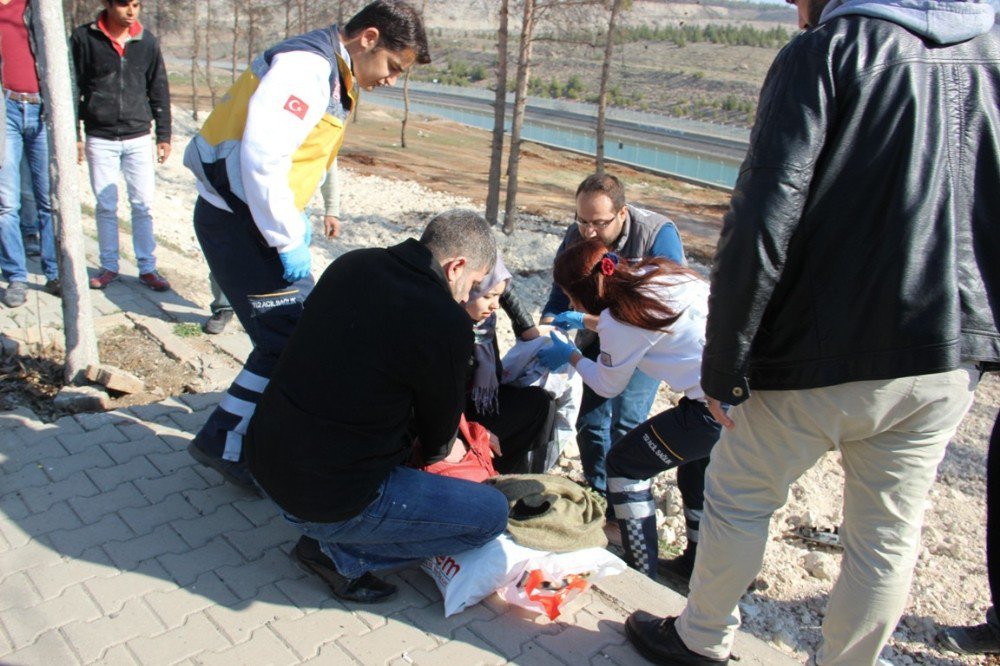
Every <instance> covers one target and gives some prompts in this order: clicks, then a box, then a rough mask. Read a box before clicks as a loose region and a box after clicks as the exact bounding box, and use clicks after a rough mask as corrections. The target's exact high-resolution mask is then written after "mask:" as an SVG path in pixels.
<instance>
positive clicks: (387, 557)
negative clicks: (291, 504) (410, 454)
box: [285, 467, 507, 578]
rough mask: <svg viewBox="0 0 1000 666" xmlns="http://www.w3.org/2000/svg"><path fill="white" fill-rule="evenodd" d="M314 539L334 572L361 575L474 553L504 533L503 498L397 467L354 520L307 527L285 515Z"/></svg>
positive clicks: (463, 483)
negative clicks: (329, 560) (465, 552)
mask: <svg viewBox="0 0 1000 666" xmlns="http://www.w3.org/2000/svg"><path fill="white" fill-rule="evenodd" d="M285 519H286V520H287V521H288V522H289V523H291V524H292V525H294V526H295V527H296V528H297V529H299V530H301V531H302V532H303V533H304V534H305V535H306V536H308V537H311V538H313V539H316V540H317V541H319V543H320V548H321V549H322V550H323V552H324V553H326V555H327V556H328V557H329V558H330V559H332V560H333V562H334V564H335V565H336V566H337V571H338V572H340V574H341V575H343V576H346V577H348V578H357V577H358V576H360V575H362V574H363V573H365V572H367V571H376V570H378V569H387V568H391V567H395V566H400V565H404V564H409V563H411V562H419V561H421V560H425V559H427V558H428V557H435V556H438V555H454V554H455V553H461V552H463V551H466V550H469V549H471V548H478V547H479V546H482V545H483V544H485V543H487V542H488V541H490V540H492V539H494V538H496V537H497V536H499V535H500V533H501V532H503V531H504V530H505V529H507V499H506V498H505V497H504V495H503V493H501V492H500V491H499V490H497V489H496V488H494V487H493V486H488V485H484V484H482V483H473V482H472V481H463V480H461V479H450V478H448V477H444V476H438V475H436V474H428V473H427V472H422V471H420V470H416V469H410V468H408V467H397V468H396V469H394V470H393V471H392V473H391V474H389V476H388V478H386V480H385V481H383V482H382V487H381V488H380V490H379V496H378V497H377V498H375V500H374V501H373V502H372V503H371V504H369V505H368V506H367V507H365V510H364V511H362V512H361V513H360V514H358V515H357V516H354V517H353V518H348V519H347V520H343V521H340V522H338V523H309V522H304V521H301V520H299V519H297V518H296V517H295V516H291V515H289V514H285Z"/></svg>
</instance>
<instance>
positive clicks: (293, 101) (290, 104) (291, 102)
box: [285, 95, 309, 120]
mask: <svg viewBox="0 0 1000 666" xmlns="http://www.w3.org/2000/svg"><path fill="white" fill-rule="evenodd" d="M308 110H309V105H308V104H306V103H305V102H303V101H302V100H301V99H299V98H298V97H296V96H295V95H289V96H288V101H286V102H285V111H291V113H292V115H293V116H298V117H299V120H304V119H305V117H306V111H308Z"/></svg>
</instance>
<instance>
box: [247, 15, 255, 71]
mask: <svg viewBox="0 0 1000 666" xmlns="http://www.w3.org/2000/svg"><path fill="white" fill-rule="evenodd" d="M256 32H257V16H256V14H255V12H254V10H253V7H252V6H250V7H247V63H251V62H253V54H254V46H256V37H257V36H256V35H255V34H254V33H256Z"/></svg>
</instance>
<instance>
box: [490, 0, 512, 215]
mask: <svg viewBox="0 0 1000 666" xmlns="http://www.w3.org/2000/svg"><path fill="white" fill-rule="evenodd" d="M507 16H508V0H501V1H500V28H499V29H498V30H497V78H496V94H495V95H494V97H493V140H492V141H491V143H490V175H489V178H488V181H487V189H486V221H487V222H489V223H490V224H496V223H497V215H498V213H499V212H500V185H501V184H502V181H501V176H500V174H501V170H502V168H503V135H504V125H505V122H506V119H507Z"/></svg>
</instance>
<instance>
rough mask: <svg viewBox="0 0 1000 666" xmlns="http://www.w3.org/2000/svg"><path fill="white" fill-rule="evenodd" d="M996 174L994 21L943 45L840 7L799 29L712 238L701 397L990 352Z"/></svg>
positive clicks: (894, 373)
mask: <svg viewBox="0 0 1000 666" xmlns="http://www.w3.org/2000/svg"><path fill="white" fill-rule="evenodd" d="M956 4H960V5H966V4H968V3H956ZM997 183H1000V31H998V29H997V28H996V27H994V28H993V29H992V30H990V31H989V32H987V33H986V34H983V35H980V36H978V37H975V38H973V39H968V40H966V41H963V42H960V43H956V44H951V45H941V44H935V43H933V42H931V41H930V40H928V39H925V38H922V37H920V36H918V35H917V34H914V33H913V32H910V31H908V30H907V29H905V28H903V27H901V26H899V25H896V24H895V23H891V22H889V21H886V20H881V19H877V18H868V17H861V16H844V17H840V18H834V19H831V20H829V21H827V22H826V23H823V24H821V25H820V26H818V27H817V28H815V29H813V30H810V31H809V32H806V33H804V34H802V35H800V36H798V37H797V38H795V39H794V40H793V41H792V42H791V43H790V44H788V45H787V46H786V47H785V48H784V50H783V51H782V52H781V53H780V54H779V55H778V57H777V59H776V60H775V62H774V64H773V66H772V67H771V70H770V72H769V73H768V76H767V79H766V80H765V83H764V87H763V90H762V92H761V97H760V104H759V107H758V112H757V121H756V123H755V126H754V129H753V132H752V133H751V139H750V149H749V152H748V154H747V157H746V160H745V161H744V163H743V166H742V168H741V172H740V175H739V179H738V181H737V184H736V188H735V190H734V192H733V198H732V204H731V209H730V211H729V213H728V214H727V215H726V218H725V224H724V226H723V230H722V236H721V238H720V240H719V246H718V253H717V256H716V264H715V269H714V271H713V275H712V293H711V298H710V302H709V305H710V314H709V318H708V330H707V344H706V346H705V352H704V360H703V364H702V386H703V387H704V389H705V391H706V393H707V394H708V395H710V396H712V397H714V398H717V399H720V400H722V401H725V402H729V403H732V404H736V403H739V402H742V401H743V400H745V399H746V398H747V396H748V395H749V391H750V389H800V388H813V387H821V386H830V385H834V384H840V383H845V382H851V381H862V380H874V379H891V378H897V377H904V376H913V375H922V374H930V373H935V372H943V371H947V370H952V369H955V368H956V367H958V365H959V364H960V362H962V361H971V360H979V361H997V360H998V359H1000V336H998V334H997V321H998V316H1000V196H998V195H997Z"/></svg>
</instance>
